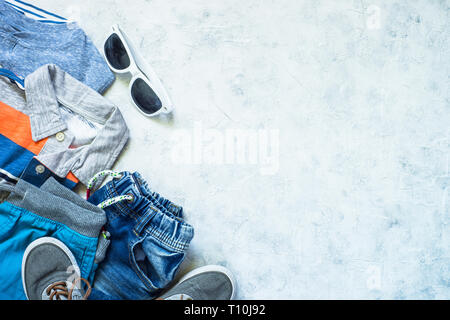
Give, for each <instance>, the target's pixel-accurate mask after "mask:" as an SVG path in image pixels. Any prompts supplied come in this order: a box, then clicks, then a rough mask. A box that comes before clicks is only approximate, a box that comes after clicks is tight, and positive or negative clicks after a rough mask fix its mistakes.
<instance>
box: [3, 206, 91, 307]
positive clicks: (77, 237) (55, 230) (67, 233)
mask: <svg viewBox="0 0 450 320" xmlns="http://www.w3.org/2000/svg"><path fill="white" fill-rule="evenodd" d="M41 237H54V238H56V239H58V240H61V241H62V242H63V243H64V244H66V245H67V247H68V248H69V249H70V250H71V251H72V253H73V255H74V256H75V258H76V260H77V263H78V265H79V267H80V271H81V276H82V277H85V278H86V279H90V281H92V279H91V278H92V277H93V269H94V268H95V266H96V265H95V264H94V258H95V251H96V247H97V242H98V239H97V238H90V237H86V236H83V235H81V234H79V233H77V232H75V231H73V230H71V229H70V228H68V227H67V226H65V225H64V224H61V223H58V222H56V221H53V220H50V219H47V218H43V217H41V216H39V215H36V214H34V213H32V212H30V211H27V210H25V209H22V208H19V207H16V206H14V205H12V204H10V203H8V202H4V203H1V204H0V257H2V258H1V259H0V270H1V274H2V276H1V281H0V300H25V299H26V296H25V292H24V290H23V285H22V277H21V268H22V258H23V254H24V252H25V250H26V247H27V246H28V245H29V244H30V243H31V242H33V241H34V240H36V239H39V238H41ZM68 276H70V274H68Z"/></svg>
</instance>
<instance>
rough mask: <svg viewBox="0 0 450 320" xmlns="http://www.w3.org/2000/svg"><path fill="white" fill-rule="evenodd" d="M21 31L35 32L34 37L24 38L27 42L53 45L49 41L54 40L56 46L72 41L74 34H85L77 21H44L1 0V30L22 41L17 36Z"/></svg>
mask: <svg viewBox="0 0 450 320" xmlns="http://www.w3.org/2000/svg"><path fill="white" fill-rule="evenodd" d="M21 31H24V32H30V33H33V36H32V37H26V39H23V40H24V41H23V42H24V43H26V44H35V45H45V46H47V47H48V46H51V44H50V43H49V41H53V42H54V46H60V45H63V44H64V43H67V42H68V41H71V40H72V39H73V38H74V36H76V35H81V34H84V32H83V30H82V29H81V28H80V27H79V26H78V24H77V23H76V22H67V23H57V24H53V23H44V22H41V21H38V20H35V19H33V18H29V17H27V16H25V15H24V14H22V13H20V12H18V11H17V10H15V9H14V8H12V7H11V6H10V5H9V4H7V3H6V2H5V1H4V0H0V32H1V33H3V34H5V33H6V34H9V35H10V36H11V37H12V38H15V39H16V40H17V41H21V40H22V38H21V37H20V36H17V37H16V36H15V34H16V33H19V34H20V32H21Z"/></svg>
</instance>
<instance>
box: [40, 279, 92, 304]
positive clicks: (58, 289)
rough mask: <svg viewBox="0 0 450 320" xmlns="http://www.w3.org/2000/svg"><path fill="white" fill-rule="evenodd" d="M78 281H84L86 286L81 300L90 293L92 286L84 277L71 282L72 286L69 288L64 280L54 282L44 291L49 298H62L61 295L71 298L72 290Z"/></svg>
mask: <svg viewBox="0 0 450 320" xmlns="http://www.w3.org/2000/svg"><path fill="white" fill-rule="evenodd" d="M80 281H83V282H84V283H86V285H87V287H88V289H87V290H86V293H85V294H84V296H83V297H82V299H83V300H86V299H87V298H88V297H89V295H90V294H91V291H92V288H91V285H90V283H89V281H87V280H86V279H84V278H77V279H76V280H75V281H74V282H73V284H72V287H71V288H70V289H68V288H67V283H66V282H65V281H58V282H55V283H53V284H52V285H51V286H49V287H48V288H47V290H46V292H45V293H46V294H47V295H48V296H49V300H62V299H61V297H65V298H66V299H67V300H72V295H73V291H74V290H75V288H76V285H77V284H78V282H80Z"/></svg>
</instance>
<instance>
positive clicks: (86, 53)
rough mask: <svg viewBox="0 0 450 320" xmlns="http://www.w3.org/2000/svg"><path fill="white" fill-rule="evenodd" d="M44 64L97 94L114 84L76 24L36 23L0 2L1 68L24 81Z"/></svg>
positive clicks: (112, 78) (103, 62) (94, 50)
mask: <svg viewBox="0 0 450 320" xmlns="http://www.w3.org/2000/svg"><path fill="white" fill-rule="evenodd" d="M44 64H56V65H58V66H59V67H61V68H62V69H63V70H64V71H66V72H67V73H69V74H70V75H71V76H73V77H74V78H75V79H77V80H79V81H81V82H83V83H84V84H86V85H87V86H89V87H91V88H92V89H94V90H96V91H98V92H100V93H103V92H104V91H105V90H106V89H107V88H108V87H109V86H110V85H111V84H112V82H113V81H114V75H113V73H112V72H111V70H110V69H109V68H108V65H107V64H106V62H105V60H104V58H103V56H102V55H101V54H100V52H99V51H98V50H97V48H96V47H95V46H94V44H93V43H92V41H91V40H90V39H89V38H88V37H87V35H86V34H85V33H84V31H83V30H82V29H80V28H79V27H78V25H77V24H76V23H75V22H70V23H61V24H48V23H44V22H41V21H37V20H34V19H32V18H29V17H26V16H25V15H23V14H21V13H19V12H17V11H16V10H15V9H13V8H12V7H11V6H10V5H8V4H7V3H6V2H5V1H4V0H0V65H2V66H3V68H6V69H9V70H11V71H13V72H15V73H16V74H18V75H20V76H22V77H23V78H25V77H26V76H28V75H29V74H30V73H32V72H33V71H35V70H36V69H37V68H39V67H40V66H42V65H44Z"/></svg>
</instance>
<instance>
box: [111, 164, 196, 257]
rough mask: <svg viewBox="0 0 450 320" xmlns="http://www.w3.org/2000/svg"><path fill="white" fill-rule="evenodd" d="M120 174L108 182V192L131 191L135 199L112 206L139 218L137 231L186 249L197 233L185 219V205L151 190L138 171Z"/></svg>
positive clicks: (170, 245) (112, 195) (135, 229)
mask: <svg viewBox="0 0 450 320" xmlns="http://www.w3.org/2000/svg"><path fill="white" fill-rule="evenodd" d="M121 174H122V177H121V178H120V179H115V180H112V181H110V182H109V183H107V184H106V186H105V187H106V190H107V192H106V194H107V195H108V197H110V198H113V197H117V196H121V195H132V198H133V200H132V201H123V202H118V203H116V204H113V206H114V207H115V209H116V210H118V211H119V212H120V213H122V214H125V215H128V216H131V217H133V218H135V219H136V220H137V223H136V225H135V227H134V229H133V231H134V233H135V234H136V235H140V234H142V233H144V232H145V233H149V234H151V235H152V236H153V237H155V238H157V239H158V240H159V241H161V242H162V243H164V244H165V245H167V246H169V247H171V248H172V249H174V250H177V251H184V250H186V249H187V248H188V246H189V244H190V242H191V240H192V238H193V236H194V228H193V227H192V226H191V225H189V224H188V223H186V222H185V221H184V220H183V219H182V212H183V209H182V207H180V206H177V205H175V204H173V203H172V202H170V201H169V200H167V199H165V198H163V197H161V196H160V195H159V194H157V193H155V192H152V191H151V190H150V188H149V187H148V184H147V182H146V181H145V180H144V179H143V178H142V177H141V175H140V174H139V173H137V172H135V173H129V172H121ZM106 210H107V209H106Z"/></svg>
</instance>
